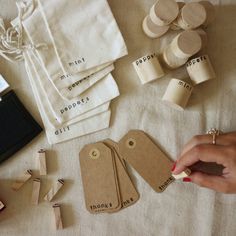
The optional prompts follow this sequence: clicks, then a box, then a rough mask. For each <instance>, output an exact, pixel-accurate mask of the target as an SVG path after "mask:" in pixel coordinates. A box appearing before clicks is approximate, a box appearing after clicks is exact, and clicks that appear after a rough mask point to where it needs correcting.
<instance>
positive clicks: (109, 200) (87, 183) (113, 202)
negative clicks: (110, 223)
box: [80, 143, 121, 213]
mask: <svg viewBox="0 0 236 236" xmlns="http://www.w3.org/2000/svg"><path fill="white" fill-rule="evenodd" d="M113 159H114V158H113V154H112V151H111V149H110V148H108V147H107V146H106V145H105V144H103V143H96V144H91V145H86V146H85V147H84V148H83V149H82V151H81V152H80V169H81V176H82V181H83V188H84V196H85V203H86V208H87V210H88V211H89V212H91V213H101V212H108V211H112V210H114V209H117V208H119V206H120V205H121V204H120V201H119V196H118V192H117V177H116V170H115V169H114V160H113Z"/></svg>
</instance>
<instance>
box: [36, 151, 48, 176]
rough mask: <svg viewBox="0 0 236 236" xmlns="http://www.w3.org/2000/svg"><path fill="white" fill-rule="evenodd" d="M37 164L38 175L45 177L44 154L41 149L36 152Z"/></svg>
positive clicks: (45, 162) (45, 163) (45, 164)
mask: <svg viewBox="0 0 236 236" xmlns="http://www.w3.org/2000/svg"><path fill="white" fill-rule="evenodd" d="M38 162H39V173H40V175H47V161H46V152H45V151H44V150H43V149H41V150H40V151H39V152H38Z"/></svg>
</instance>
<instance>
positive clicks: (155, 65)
mask: <svg viewBox="0 0 236 236" xmlns="http://www.w3.org/2000/svg"><path fill="white" fill-rule="evenodd" d="M133 66H134V68H135V70H136V72H137V74H138V76H139V79H140V81H141V83H142V84H146V83H149V82H152V81H154V80H156V79H159V78H161V77H163V76H164V75H165V74H164V71H163V69H162V67H161V65H160V63H159V61H158V58H157V56H156V54H155V53H153V54H151V55H147V56H144V57H141V58H139V59H138V60H136V61H135V62H133Z"/></svg>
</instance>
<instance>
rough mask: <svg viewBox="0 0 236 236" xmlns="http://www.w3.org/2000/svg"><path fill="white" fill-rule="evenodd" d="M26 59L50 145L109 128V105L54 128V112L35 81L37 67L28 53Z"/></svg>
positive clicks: (26, 65)
mask: <svg viewBox="0 0 236 236" xmlns="http://www.w3.org/2000/svg"><path fill="white" fill-rule="evenodd" d="M24 58H25V68H26V71H27V74H28V77H29V80H30V83H31V87H32V89H33V92H34V96H35V99H36V102H37V105H38V109H39V112H40V114H41V117H42V120H43V123H44V127H45V131H46V134H47V138H48V142H49V143H50V144H57V143H61V142H64V141H68V140H70V139H73V138H77V137H81V136H83V135H86V134H90V133H94V132H97V131H99V130H102V129H105V128H108V127H109V123H110V116H111V111H110V110H109V103H107V104H104V105H102V106H100V107H97V108H96V109H94V110H91V111H89V112H87V113H84V114H83V115H81V116H79V117H76V118H75V119H73V120H71V121H70V122H68V123H65V124H63V125H61V126H57V127H56V128H54V127H53V126H52V125H51V124H50V122H51V120H52V119H53V114H52V111H51V110H50V107H49V106H48V104H47V101H46V99H45V95H42V89H40V87H41V86H40V84H39V82H38V81H37V79H35V77H37V71H35V67H34V66H33V64H32V61H31V60H30V56H29V54H28V53H25V54H24Z"/></svg>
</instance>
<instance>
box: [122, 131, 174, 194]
mask: <svg viewBox="0 0 236 236" xmlns="http://www.w3.org/2000/svg"><path fill="white" fill-rule="evenodd" d="M119 152H120V155H121V156H122V157H123V158H124V159H125V161H126V162H127V163H128V164H130V165H131V166H132V167H133V168H134V169H135V170H136V171H137V172H138V173H139V174H140V175H141V176H142V177H143V178H144V180H145V181H146V182H147V183H148V184H149V185H150V186H151V187H152V188H153V189H154V190H155V191H156V192H159V193H160V192H163V191H164V190H165V189H166V188H167V186H168V185H169V184H170V183H172V182H173V181H174V178H173V177H172V174H171V167H172V166H173V162H172V161H171V160H170V159H169V158H168V157H167V156H166V155H165V154H164V153H163V152H162V151H161V150H160V149H159V148H158V147H157V146H156V145H155V144H154V143H153V141H152V140H151V139H150V138H149V137H148V136H147V135H146V134H145V133H144V132H143V131H139V130H131V131H129V133H128V134H126V135H125V136H124V137H123V138H122V139H121V140H120V142H119Z"/></svg>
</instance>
